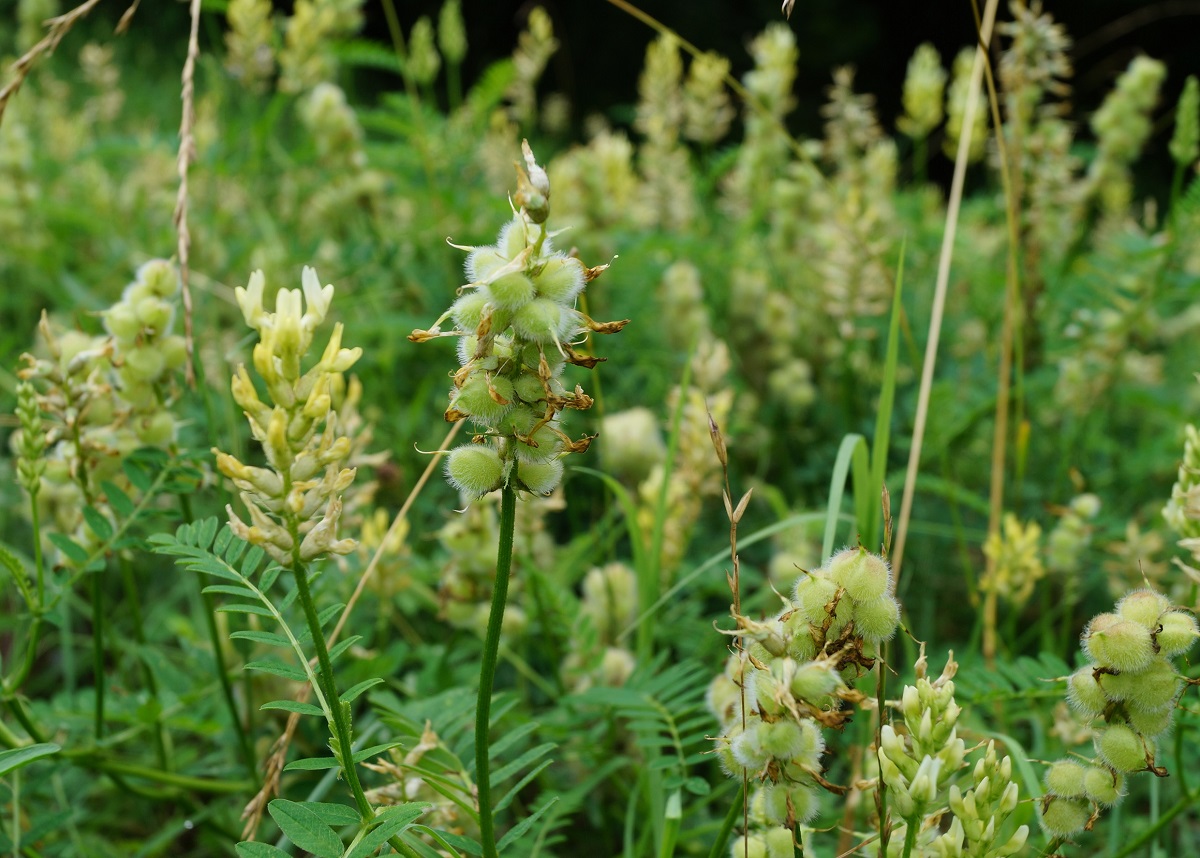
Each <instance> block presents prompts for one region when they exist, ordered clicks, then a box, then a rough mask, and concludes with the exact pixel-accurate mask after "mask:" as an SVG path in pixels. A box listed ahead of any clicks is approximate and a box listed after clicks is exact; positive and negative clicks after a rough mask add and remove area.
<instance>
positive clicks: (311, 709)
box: [258, 700, 325, 716]
mask: <svg viewBox="0 0 1200 858" xmlns="http://www.w3.org/2000/svg"><path fill="white" fill-rule="evenodd" d="M258 708H259V709H281V710H283V711H284V712H298V713H299V714H301V715H320V716H324V715H325V713H324V712H323V711H322V710H321V707H320V706H316V705H314V704H312V703H301V702H300V701H299V700H272V701H271V702H270V703H264V704H263V705H262V706H259V707H258Z"/></svg>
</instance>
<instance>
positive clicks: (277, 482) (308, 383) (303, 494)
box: [214, 267, 362, 569]
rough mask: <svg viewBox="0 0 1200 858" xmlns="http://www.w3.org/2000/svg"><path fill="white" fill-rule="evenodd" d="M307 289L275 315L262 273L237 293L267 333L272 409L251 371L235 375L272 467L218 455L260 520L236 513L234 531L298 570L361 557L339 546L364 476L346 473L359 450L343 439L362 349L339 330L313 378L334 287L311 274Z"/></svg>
mask: <svg viewBox="0 0 1200 858" xmlns="http://www.w3.org/2000/svg"><path fill="white" fill-rule="evenodd" d="M302 285H303V292H301V290H300V289H280V290H279V292H278V294H277V295H276V298H275V311H274V312H270V311H268V310H266V309H265V308H264V306H263V293H264V291H265V288H266V280H265V278H264V277H263V274H262V272H261V271H255V272H254V273H253V274H252V275H250V282H249V284H248V285H247V287H246V288H244V289H243V288H242V287H238V289H237V290H236V295H237V302H238V306H239V307H240V308H241V310H242V315H243V316H244V317H245V320H246V324H247V325H249V326H250V327H251V328H253V329H254V330H256V331H257V332H258V335H259V341H258V343H257V344H255V346H254V353H253V364H254V369H255V371H256V372H257V374H258V376H259V378H261V379H262V381H263V383H264V385H265V386H266V390H267V394H268V398H269V400H270V403H271V404H267V403H265V402H263V401H262V400H261V399H260V398H259V395H258V391H257V390H256V389H255V386H254V382H253V381H252V380H251V378H250V373H249V372H247V370H246V367H245V366H244V365H243V366H239V367H238V369H237V372H236V374H235V375H234V377H233V382H232V385H231V386H232V390H233V398H234V401H235V402H237V404H238V405H239V406H240V407H241V408H242V410H243V411H244V412H245V415H246V419H247V420H248V421H249V423H250V432H251V434H252V435H253V436H254V439H255V440H256V441H258V442H259V443H260V444H262V447H263V452H264V453H265V454H266V458H267V465H268V467H266V468H260V467H253V466H250V465H246V464H244V463H242V462H241V461H239V460H238V459H237V458H235V457H234V456H231V455H229V454H228V453H223V452H221V451H220V450H214V453H215V454H216V456H217V467H218V468H219V469H220V471H221V473H223V474H225V476H227V477H229V478H230V479H231V480H233V483H234V485H236V486H237V487H238V489H239V490H240V492H241V497H242V500H243V502H244V503H245V504H246V509H247V510H248V512H249V514H250V524H246V523H245V522H243V521H242V520H241V519H240V518H239V517H238V516H237V515H236V514H235V513H234V511H233V508H232V507H229V508H228V510H229V523H230V527H232V528H233V531H234V533H235V534H237V535H238V536H239V537H240V538H242V539H244V540H246V541H247V542H250V543H252V544H254V545H259V546H262V547H263V548H264V549H265V550H266V551H267V553H268V554H270V555H271V557H272V558H274V559H275V560H276V561H277V562H278V563H279V564H280V565H282V566H285V567H288V568H292V569H294V568H295V567H296V566H297V564H299V563H305V562H308V561H311V560H314V559H316V558H318V557H321V556H323V555H325V554H330V553H332V554H348V553H350V552H351V551H353V550H354V546H355V542H354V540H353V539H338V538H337V532H338V523H339V520H340V518H341V513H342V493H343V492H345V491H346V489H347V488H348V487H349V486H350V484H351V483H352V482H353V481H354V475H355V469H354V468H347V467H344V465H345V463H346V461H347V458H348V457H349V455H350V453H351V450H352V448H353V442H352V441H351V439H350V438H348V437H346V436H345V435H342V434H340V433H339V432H338V430H337V427H338V421H337V412H336V411H335V410H334V408H333V402H334V397H335V395H337V394H339V393H340V391H341V389H342V385H343V384H344V380H343V378H342V373H344V372H346V370H348V369H349V368H350V367H351V366H353V365H354V363H355V362H356V361H357V360H358V358H359V357H360V356H361V355H362V349H359V348H354V349H345V348H342V325H341V323H340V322H339V323H338V324H336V325H335V326H334V328H333V333H332V334H331V335H330V338H329V342H328V343H327V345H326V346H325V349H324V351H323V353H322V354H321V357H320V358H319V359H318V360H317V362H316V363H315V364H314V365H313V366H311V367H310V368H309V369H308V370H304V368H303V365H302V364H303V361H304V358H305V357H306V355H307V354H308V351H309V347H310V346H311V345H312V341H313V334H314V332H315V330H316V328H317V326H318V325H320V324H321V323H322V322H323V321H324V320H325V317H326V315H327V314H328V312H329V306H330V302H331V301H332V300H333V286H325V287H324V288H322V287H321V283H320V281H319V280H318V279H317V273H316V271H314V270H313V269H312V268H307V267H306V268H305V269H304V273H303V277H302Z"/></svg>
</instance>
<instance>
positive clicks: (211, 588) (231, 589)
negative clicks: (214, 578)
mask: <svg viewBox="0 0 1200 858" xmlns="http://www.w3.org/2000/svg"><path fill="white" fill-rule="evenodd" d="M200 592H201V593H209V594H212V593H221V594H223V595H226V596H237V597H239V598H242V599H254V598H257V597H256V596H255V595H254V591H253V590H248V589H246V588H245V587H238V586H235V585H233V584H209V585H208V586H207V587H205V588H204V589H203V590H201V591H200Z"/></svg>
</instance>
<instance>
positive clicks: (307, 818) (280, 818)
mask: <svg viewBox="0 0 1200 858" xmlns="http://www.w3.org/2000/svg"><path fill="white" fill-rule="evenodd" d="M267 809H268V810H269V811H270V812H271V818H272V819H274V820H275V824H276V825H278V826H279V830H280V831H282V832H283V833H284V834H285V835H286V836H287V838H288V840H290V841H292V842H293V843H295V844H296V845H297V846H299V847H300V848H301V849H304V850H306V851H308V852H311V853H312V854H313V855H314V856H316V858H342V839H341V838H340V837H338V836H337V834H336V833H335V832H334V830H333V829H332V828H330V827H329V826H328V825H326V824H325V823H324V822H322V821H321V817H319V816H317V814H316V813H315V812H313V811H311V810H309V809H308V808H307V807H305V806H304V805H303V804H301V803H300V802H296V801H288V800H287V799H285V798H277V799H275V800H274V801H272V802H271V803H270V804H269V805H267Z"/></svg>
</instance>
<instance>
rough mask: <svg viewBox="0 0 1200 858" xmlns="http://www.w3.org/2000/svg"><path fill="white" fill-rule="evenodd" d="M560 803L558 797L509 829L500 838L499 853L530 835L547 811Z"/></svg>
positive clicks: (497, 845)
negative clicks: (534, 825) (535, 824)
mask: <svg viewBox="0 0 1200 858" xmlns="http://www.w3.org/2000/svg"><path fill="white" fill-rule="evenodd" d="M557 803H558V796H554V798H552V799H550V800H549V801H548V802H546V803H545V804H543V805H542V806H541V807H539V808H538V809H537V810H535V811H534V812H533V813H531V814H529V816H527V817H525V818H524V819H522V820H521V821H520V822H518V823H517V824H516V825H514V826H513V827H512V828H510V829H509V831H508V833H507V834H505V835H504V836H503V837H501V838H500V842H499V843H497V844H496V851H497V852H501V853H502V852H504V850H505V849H507V848H508V847H509V846H511V845H512V844H514V843H516V842H517V841H518V840H520V839H521V838H522V837H524V836H525V835H526V834H528V833H529V829H531V828H533V824H534V823H535V822H537V821H538V820H539V819H541V818H542V816H543V815H545V813H546V811H548V810H549V809H550V808H552V807H554V805H555V804H557Z"/></svg>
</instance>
